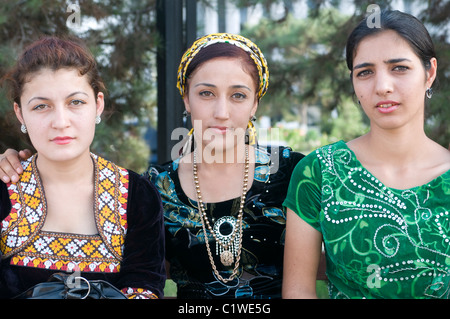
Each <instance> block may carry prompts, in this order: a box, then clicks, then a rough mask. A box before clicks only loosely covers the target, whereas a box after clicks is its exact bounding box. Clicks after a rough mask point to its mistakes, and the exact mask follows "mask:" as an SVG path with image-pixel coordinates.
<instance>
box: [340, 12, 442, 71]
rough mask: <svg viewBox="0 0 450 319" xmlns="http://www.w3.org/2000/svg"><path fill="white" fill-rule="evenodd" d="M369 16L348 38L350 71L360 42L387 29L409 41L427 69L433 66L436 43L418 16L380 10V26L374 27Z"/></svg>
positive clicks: (348, 64)
mask: <svg viewBox="0 0 450 319" xmlns="http://www.w3.org/2000/svg"><path fill="white" fill-rule="evenodd" d="M368 18H369V17H367V18H365V19H364V20H362V21H361V22H360V23H359V24H358V25H357V26H356V28H355V29H354V30H353V31H352V33H351V34H350V36H349V37H348V39H347V47H346V55H347V56H346V58H347V67H348V68H349V70H350V71H353V59H354V57H355V54H356V50H357V48H358V44H359V43H360V42H361V41H362V40H363V39H364V38H366V37H367V36H370V35H373V34H377V33H380V32H382V31H386V30H393V31H395V32H396V33H397V34H398V35H399V36H401V37H402V38H403V39H404V40H405V41H406V42H408V43H409V45H410V46H411V48H412V50H413V51H414V52H415V54H416V55H417V56H418V57H419V59H420V60H421V61H422V64H423V66H424V68H425V70H428V69H429V68H430V67H431V63H430V60H431V59H432V58H435V57H436V52H435V49H434V44H433V41H432V40H431V37H430V34H429V33H428V31H427V29H426V28H425V26H424V25H423V23H422V22H420V21H419V20H418V19H417V18H416V17H414V16H412V15H410V14H407V13H404V12H401V11H398V10H383V11H381V12H380V26H375V27H372V28H371V27H369V24H368V21H367V20H368Z"/></svg>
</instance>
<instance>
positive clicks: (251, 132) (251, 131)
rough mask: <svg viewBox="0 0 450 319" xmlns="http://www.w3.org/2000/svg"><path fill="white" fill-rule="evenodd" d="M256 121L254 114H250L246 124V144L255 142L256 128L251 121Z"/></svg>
mask: <svg viewBox="0 0 450 319" xmlns="http://www.w3.org/2000/svg"><path fill="white" fill-rule="evenodd" d="M255 121H256V116H254V115H252V117H251V118H250V120H249V121H248V124H247V136H248V145H255V144H256V128H255V125H254V124H253V122H255Z"/></svg>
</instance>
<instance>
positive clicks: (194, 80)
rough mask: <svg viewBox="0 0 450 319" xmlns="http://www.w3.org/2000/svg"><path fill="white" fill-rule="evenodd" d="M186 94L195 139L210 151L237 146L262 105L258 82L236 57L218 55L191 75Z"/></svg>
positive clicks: (187, 108) (185, 98)
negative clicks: (259, 103)
mask: <svg viewBox="0 0 450 319" xmlns="http://www.w3.org/2000/svg"><path fill="white" fill-rule="evenodd" d="M188 88H189V89H188V92H187V94H186V95H185V97H184V103H185V106H186V110H187V111H188V112H190V113H191V120H192V125H193V127H194V134H195V140H196V141H197V143H198V141H202V144H203V146H207V148H208V149H209V151H210V152H214V151H216V152H217V151H220V152H222V151H223V150H224V149H229V148H231V147H235V146H236V143H237V140H238V139H237V138H236V136H238V137H239V139H242V138H244V134H245V130H246V128H247V124H248V121H249V119H250V118H251V117H252V116H253V115H254V114H255V113H256V109H257V106H258V99H257V97H256V96H257V95H256V94H257V92H256V89H257V88H256V84H255V82H254V80H253V79H252V77H251V76H250V75H249V74H248V73H246V72H245V71H244V69H243V65H242V62H241V60H239V59H236V58H228V57H224V58H215V59H211V60H209V61H207V62H205V63H203V64H201V65H200V66H199V67H198V68H197V69H196V70H195V71H194V72H193V73H192V75H191V76H190V78H189V86H188Z"/></svg>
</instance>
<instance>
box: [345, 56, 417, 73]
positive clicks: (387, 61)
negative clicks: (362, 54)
mask: <svg viewBox="0 0 450 319" xmlns="http://www.w3.org/2000/svg"><path fill="white" fill-rule="evenodd" d="M404 61H408V62H412V61H411V60H410V59H407V58H398V59H390V60H386V61H383V62H384V63H386V64H395V63H400V62H404ZM374 65H375V64H374V63H369V62H365V63H360V64H357V65H355V67H354V68H353V70H356V69H361V68H365V67H368V66H374Z"/></svg>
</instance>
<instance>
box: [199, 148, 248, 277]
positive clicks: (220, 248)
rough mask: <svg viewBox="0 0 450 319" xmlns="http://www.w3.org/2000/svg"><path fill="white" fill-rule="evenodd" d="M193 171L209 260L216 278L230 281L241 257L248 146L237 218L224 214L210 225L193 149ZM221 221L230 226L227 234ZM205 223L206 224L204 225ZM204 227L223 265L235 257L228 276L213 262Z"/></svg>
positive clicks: (229, 264) (234, 274) (231, 262)
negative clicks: (224, 232)
mask: <svg viewBox="0 0 450 319" xmlns="http://www.w3.org/2000/svg"><path fill="white" fill-rule="evenodd" d="M192 165H193V166H192V168H193V173H194V184H195V190H196V194H197V205H198V210H199V213H200V219H201V221H202V227H203V233H204V234H205V243H206V250H207V251H208V257H209V261H210V263H211V266H212V268H213V271H214V273H215V274H216V276H217V278H218V279H219V280H221V281H223V282H224V283H226V282H228V281H231V280H233V279H234V277H236V275H237V274H238V268H239V261H240V258H241V248H242V218H243V211H244V203H245V197H246V194H247V184H248V168H249V157H248V147H246V148H245V170H244V182H243V187H242V195H241V201H240V205H239V212H238V216H237V220H236V219H235V218H234V217H232V216H225V217H222V218H219V220H217V221H216V223H215V224H214V228H212V227H211V225H210V223H209V220H208V217H207V216H206V211H205V206H204V204H203V201H202V195H201V192H200V184H199V181H198V171H197V161H196V150H194V161H193V164H192ZM223 223H228V224H230V225H231V226H232V231H231V232H230V233H229V234H226V235H224V234H222V233H221V231H220V226H221V225H222V224H223ZM205 225H206V226H205ZM206 227H208V230H209V232H210V233H211V234H212V235H213V237H214V239H215V241H216V253H217V254H218V255H220V261H221V263H222V264H223V265H224V266H227V267H228V266H231V265H232V264H233V262H234V257H236V261H235V265H234V269H233V272H232V274H231V275H230V277H229V278H223V277H222V276H221V275H220V274H219V272H218V270H217V268H216V265H215V263H214V260H213V257H212V253H211V248H210V247H209V240H208V235H207V232H206Z"/></svg>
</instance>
